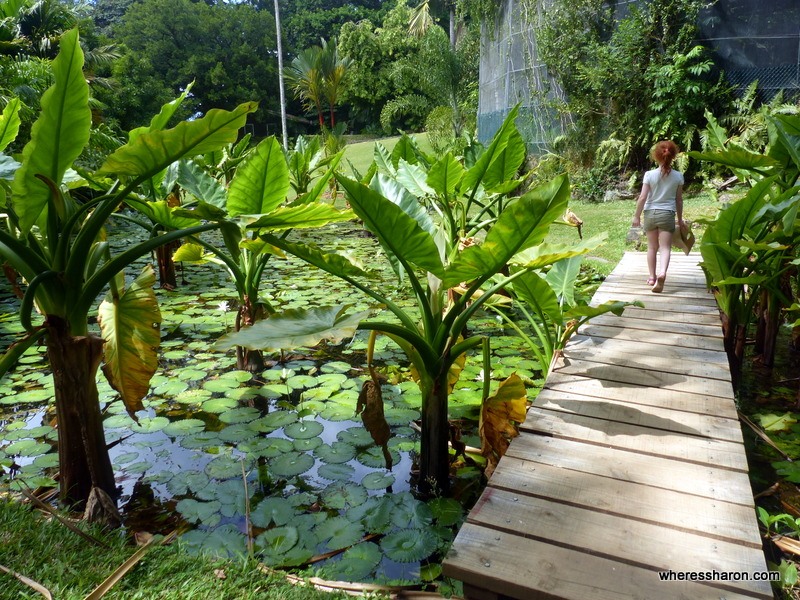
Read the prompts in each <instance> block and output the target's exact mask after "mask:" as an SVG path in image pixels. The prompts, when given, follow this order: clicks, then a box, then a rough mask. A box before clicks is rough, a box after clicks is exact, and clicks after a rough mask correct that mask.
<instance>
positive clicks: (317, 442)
mask: <svg viewBox="0 0 800 600" xmlns="http://www.w3.org/2000/svg"><path fill="white" fill-rule="evenodd" d="M321 445H322V439H321V438H318V437H313V438H308V439H305V440H301V439H296V440H294V442H293V446H294V449H295V450H297V451H298V452H311V451H312V450H314V449H315V448H317V447H319V446H321Z"/></svg>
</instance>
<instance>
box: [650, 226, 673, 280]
mask: <svg viewBox="0 0 800 600" xmlns="http://www.w3.org/2000/svg"><path fill="white" fill-rule="evenodd" d="M658 253H659V254H660V256H661V259H660V263H661V264H660V267H661V268H660V269H659V274H658V277H656V282H655V285H654V286H653V288H652V291H654V292H656V293H659V292H661V291H662V290H663V289H664V280H665V279H666V278H667V269H668V268H669V258H670V256H671V254H672V232H671V231H663V230H659V232H658Z"/></svg>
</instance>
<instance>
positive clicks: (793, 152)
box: [773, 115, 800, 169]
mask: <svg viewBox="0 0 800 600" xmlns="http://www.w3.org/2000/svg"><path fill="white" fill-rule="evenodd" d="M773 125H774V127H775V131H776V133H777V134H778V139H779V140H780V141H781V143H782V144H783V146H784V148H786V152H787V153H788V154H789V156H790V157H791V159H792V162H794V164H795V167H796V168H798V169H800V117H798V116H797V115H779V116H777V117H775V119H774V120H773Z"/></svg>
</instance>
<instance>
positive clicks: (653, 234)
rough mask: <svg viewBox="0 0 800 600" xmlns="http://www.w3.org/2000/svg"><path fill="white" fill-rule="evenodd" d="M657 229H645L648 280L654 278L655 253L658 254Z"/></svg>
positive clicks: (653, 279)
mask: <svg viewBox="0 0 800 600" xmlns="http://www.w3.org/2000/svg"><path fill="white" fill-rule="evenodd" d="M658 242H659V236H658V229H649V230H648V231H647V270H648V271H649V272H650V280H652V281H653V282H655V280H656V255H657V254H658Z"/></svg>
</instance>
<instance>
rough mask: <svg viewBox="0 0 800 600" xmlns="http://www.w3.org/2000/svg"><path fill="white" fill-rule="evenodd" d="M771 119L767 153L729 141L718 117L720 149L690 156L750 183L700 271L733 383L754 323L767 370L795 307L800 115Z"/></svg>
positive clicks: (718, 225) (713, 232) (721, 220)
mask: <svg viewBox="0 0 800 600" xmlns="http://www.w3.org/2000/svg"><path fill="white" fill-rule="evenodd" d="M768 121H769V145H768V146H767V148H766V149H765V150H764V152H763V153H758V152H753V151H751V150H748V149H746V148H744V147H742V146H741V145H739V144H737V143H736V142H735V141H728V140H727V135H726V134H725V131H724V130H723V129H722V128H721V127H720V126H719V125H718V124H717V123H716V122H715V121H714V120H713V119H711V120H710V122H709V129H708V131H709V137H710V138H713V139H714V140H715V145H716V147H717V148H718V150H716V151H714V152H691V153H690V154H691V155H692V156H693V157H694V158H698V159H700V160H705V161H709V162H712V163H716V164H719V165H724V166H726V167H729V168H730V169H732V170H733V172H734V173H735V174H736V175H737V176H738V177H739V178H740V179H741V180H743V181H746V182H747V183H748V184H749V185H750V189H749V190H748V191H747V193H746V194H745V195H744V196H743V197H742V198H740V199H739V200H737V201H735V202H733V203H732V204H730V205H729V206H727V207H726V208H723V209H722V210H721V211H720V212H719V214H718V215H717V217H716V219H715V220H714V221H713V222H711V223H708V226H707V228H706V232H705V234H704V235H703V238H702V240H701V244H700V252H701V254H702V257H703V262H702V267H703V269H704V270H705V272H706V277H707V279H708V282H709V284H710V285H711V286H712V288H713V290H714V295H715V297H716V299H717V304H718V305H719V308H720V310H721V311H722V313H723V315H722V316H723V323H722V325H723V336H724V341H725V349H726V351H727V353H728V358H729V362H730V363H731V371H732V374H733V376H734V378H735V379H736V378H738V375H739V372H740V369H741V364H742V360H743V358H744V347H745V341H746V335H747V330H748V326H749V325H750V324H752V323H753V322H755V323H756V324H757V330H756V351H757V352H758V353H759V354H761V359H762V362H763V363H764V364H766V365H771V364H772V360H773V357H774V352H775V344H776V341H777V333H778V328H779V325H780V320H781V318H782V313H783V311H784V310H785V309H787V308H789V307H790V306H791V305H792V303H793V293H794V292H793V285H792V282H791V279H792V278H793V277H794V278H796V276H797V266H798V264H800V259H799V258H798V241H800V233H799V232H800V229H798V219H797V214H798V209H800V185H798V179H799V178H800V116H797V115H781V116H775V117H773V118H770V119H769V120H768ZM794 288H795V289H796V284H795V286H794Z"/></svg>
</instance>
